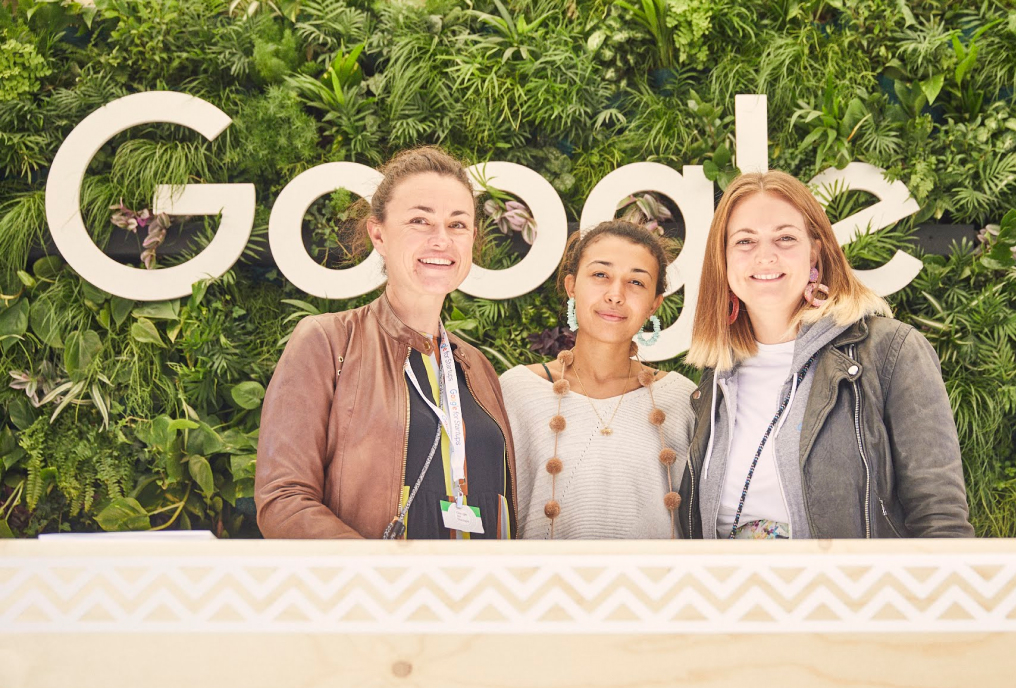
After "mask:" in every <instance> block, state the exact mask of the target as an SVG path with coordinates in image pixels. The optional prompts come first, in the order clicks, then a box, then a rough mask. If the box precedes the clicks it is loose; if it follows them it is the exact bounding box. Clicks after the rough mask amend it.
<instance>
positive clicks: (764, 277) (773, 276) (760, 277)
mask: <svg viewBox="0 0 1016 688" xmlns="http://www.w3.org/2000/svg"><path fill="white" fill-rule="evenodd" d="M782 276H783V273H782V272H773V273H769V274H765V275H752V277H753V278H754V279H757V280H774V279H777V278H779V277H782Z"/></svg>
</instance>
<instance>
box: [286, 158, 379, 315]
mask: <svg viewBox="0 0 1016 688" xmlns="http://www.w3.org/2000/svg"><path fill="white" fill-rule="evenodd" d="M382 179H384V177H383V176H382V174H381V173H380V172H378V171H377V170H374V169H371V168H370V167H367V166H366V165H361V164H359V163H355V162H329V163H325V164H324V165H318V166H317V167H312V168H311V169H309V170H307V171H306V172H303V173H301V174H299V175H297V176H296V177H295V178H294V179H293V181H291V182H289V184H287V185H286V188H284V189H283V190H282V193H280V194H279V197H278V199H277V200H276V201H275V206H274V207H273V208H272V214H271V216H270V217H269V219H268V246H269V247H270V248H271V251H272V257H273V258H274V259H275V264H276V265H277V266H278V267H279V270H280V271H281V272H282V274H283V275H285V276H286V279H288V280H289V281H290V282H292V283H293V284H294V285H295V286H296V287H297V288H299V289H300V290H301V291H305V292H307V293H308V294H313V295H314V296H320V297H322V298H326V299H349V298H353V297H355V296H361V295H363V294H366V293H367V292H369V291H372V290H374V289H376V288H377V287H380V286H381V285H382V284H384V282H385V278H384V275H383V274H382V273H381V266H382V260H381V256H380V255H379V254H378V252H377V251H371V253H370V255H369V256H368V257H367V259H366V260H364V261H363V262H362V263H360V264H359V265H356V266H354V267H351V268H346V269H344V270H333V269H330V268H326V267H324V266H323V265H318V264H317V263H315V262H314V260H313V259H312V258H311V257H310V255H308V253H307V249H306V247H304V245H303V232H302V225H303V216H304V215H306V214H307V209H308V208H310V206H311V204H312V203H313V202H314V201H316V200H317V199H318V198H320V197H321V196H323V195H324V194H326V193H331V192H332V191H336V190H338V189H348V190H349V191H352V192H353V193H355V194H357V195H358V196H362V197H363V198H365V199H366V200H367V201H370V197H371V196H372V195H373V194H374V192H375V191H376V190H377V187H378V184H380V183H381V180H382Z"/></svg>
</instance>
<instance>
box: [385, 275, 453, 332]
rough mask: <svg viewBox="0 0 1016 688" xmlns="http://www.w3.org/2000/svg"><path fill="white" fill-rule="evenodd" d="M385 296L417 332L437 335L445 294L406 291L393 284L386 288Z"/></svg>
mask: <svg viewBox="0 0 1016 688" xmlns="http://www.w3.org/2000/svg"><path fill="white" fill-rule="evenodd" d="M385 296H387V297H388V303H390V304H391V306H392V310H393V311H395V315H397V316H399V320H401V321H402V322H404V323H406V325H408V326H409V327H411V328H413V329H414V330H416V331H417V332H422V333H424V334H430V335H437V334H438V332H440V330H441V306H443V305H444V296H435V295H433V294H417V293H412V292H410V293H408V294H407V293H405V292H404V291H402V290H399V289H396V288H394V287H393V286H392V285H391V284H389V285H388V287H387V288H386V289H385Z"/></svg>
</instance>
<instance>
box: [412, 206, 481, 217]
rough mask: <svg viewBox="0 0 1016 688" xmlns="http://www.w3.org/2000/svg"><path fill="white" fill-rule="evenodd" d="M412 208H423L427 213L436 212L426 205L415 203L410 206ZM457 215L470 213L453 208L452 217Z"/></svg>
mask: <svg viewBox="0 0 1016 688" xmlns="http://www.w3.org/2000/svg"><path fill="white" fill-rule="evenodd" d="M410 210H422V211H423V212H425V213H430V214H431V215H433V214H434V209H433V208H429V207H427V206H425V205H414V206H413V207H412V208H410ZM456 215H469V213H468V212H466V211H465V210H453V211H452V217H455V216H456Z"/></svg>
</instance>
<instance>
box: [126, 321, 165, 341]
mask: <svg viewBox="0 0 1016 688" xmlns="http://www.w3.org/2000/svg"><path fill="white" fill-rule="evenodd" d="M131 336H132V337H134V339H136V340H138V341H139V342H143V343H145V344H155V345H157V346H163V347H164V346H166V345H165V344H163V342H162V337H160V336H159V331H158V330H157V329H156V328H155V324H154V323H153V322H152V321H151V320H149V319H148V318H138V321H137V322H136V323H134V324H132V325H131Z"/></svg>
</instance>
